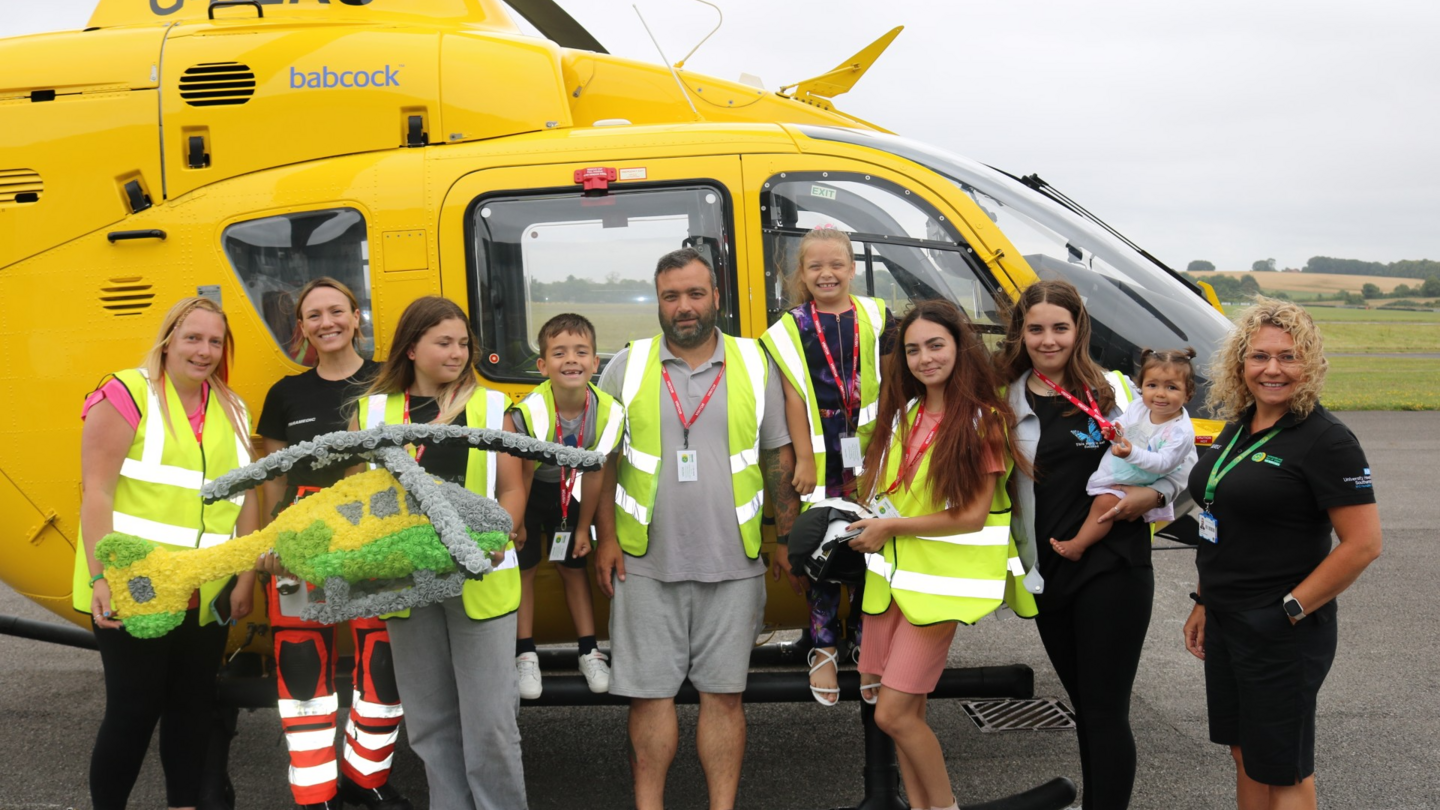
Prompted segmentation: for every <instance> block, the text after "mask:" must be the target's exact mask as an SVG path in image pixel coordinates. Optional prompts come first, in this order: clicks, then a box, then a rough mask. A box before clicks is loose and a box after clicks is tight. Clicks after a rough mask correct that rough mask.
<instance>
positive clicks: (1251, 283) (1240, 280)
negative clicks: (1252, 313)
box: [1181, 262, 1288, 301]
mask: <svg viewBox="0 0 1440 810" xmlns="http://www.w3.org/2000/svg"><path fill="white" fill-rule="evenodd" d="M1206 264H1209V262H1206ZM1190 265H1191V267H1194V265H1195V262H1191V263H1190ZM1211 266H1212V267H1213V266H1214V265H1211ZM1181 275H1182V276H1184V277H1185V278H1187V279H1189V280H1190V281H1196V282H1198V281H1203V282H1205V283H1206V284H1209V285H1210V286H1211V287H1212V288H1214V290H1215V296H1216V297H1217V298H1219V299H1220V300H1221V301H1244V300H1245V299H1247V298H1249V297H1251V296H1254V295H1260V294H1262V292H1264V291H1263V290H1261V289H1260V282H1259V281H1257V280H1256V279H1255V277H1254V276H1248V275H1247V276H1238V277H1237V276H1218V275H1217V276H1200V275H1195V274H1194V273H1181ZM1273 295H1274V297H1276V298H1287V297H1288V296H1286V295H1285V292H1284V291H1283V290H1281V291H1277V292H1275V293H1274V294H1273Z"/></svg>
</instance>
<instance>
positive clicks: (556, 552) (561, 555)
mask: <svg viewBox="0 0 1440 810" xmlns="http://www.w3.org/2000/svg"><path fill="white" fill-rule="evenodd" d="M571 534H572V532H555V537H554V539H552V540H551V541H550V561H551V562H560V561H562V560H564V559H565V553H566V552H567V551H569V550H570V535H571Z"/></svg>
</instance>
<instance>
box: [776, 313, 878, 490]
mask: <svg viewBox="0 0 1440 810" xmlns="http://www.w3.org/2000/svg"><path fill="white" fill-rule="evenodd" d="M850 301H851V303H853V304H854V305H855V317H857V318H859V319H860V358H861V359H860V418H859V421H858V422H857V424H856V433H857V435H858V436H859V437H860V452H862V453H863V452H865V447H866V445H868V444H869V443H870V441H869V438H870V428H871V424H872V423H873V422H874V421H875V413H876V410H877V409H878V408H879V404H878V400H879V398H880V334H881V332H883V331H884V329H885V312H886V310H885V301H884V300H882V299H879V298H866V297H864V296H859V295H852V296H850ZM815 328H816V329H819V328H820V325H819V324H818V323H817V324H815ZM760 341H761V342H762V343H764V344H765V348H766V349H768V350H769V351H770V356H771V357H774V358H775V365H777V366H779V367H780V373H782V374H784V375H785V379H787V380H789V381H790V385H791V386H793V387H794V388H795V391H796V392H797V393H799V394H800V396H801V397H803V398H804V399H805V409H806V412H807V413H808V414H809V415H810V449H811V451H812V452H814V454H815V489H813V490H811V492H810V494H809V495H802V496H800V508H801V509H802V510H803V509H809V508H810V504H812V503H818V502H820V501H823V500H825V497H826V496H825V429H824V427H823V426H822V425H821V422H820V407H819V405H818V404H817V399H816V397H815V382H814V380H812V379H811V377H810V367H809V365H807V364H806V362H805V347H804V344H802V343H801V341H800V329H799V326H798V325H797V324H796V323H795V316H794V315H791V314H790V313H789V312H786V313H785V314H784V315H781V316H780V320H778V321H776V322H775V323H774V324H773V325H772V326H771V327H770V328H769V329H767V330H765V334H764V335H762V336H761V338H760ZM832 352H833V353H834V354H835V362H836V364H837V365H847V366H848V361H849V360H850V359H851V357H853V355H851V356H850V357H845V358H842V357H840V347H839V346H837V347H835V348H834V349H832ZM838 382H840V383H841V384H849V382H850V381H849V380H839V381H838ZM791 438H792V439H793V440H794V441H797V442H799V441H803V440H804V438H803V437H801V436H793V437H791Z"/></svg>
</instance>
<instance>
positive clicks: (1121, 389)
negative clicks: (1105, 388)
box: [1105, 371, 1135, 411]
mask: <svg viewBox="0 0 1440 810" xmlns="http://www.w3.org/2000/svg"><path fill="white" fill-rule="evenodd" d="M1105 381H1106V382H1108V383H1110V388H1111V390H1113V391H1114V392H1115V407H1117V408H1119V409H1120V410H1122V411H1124V410H1128V409H1129V408H1130V403H1131V402H1134V401H1135V392H1134V391H1132V390H1130V381H1129V380H1127V379H1125V375H1124V374H1121V373H1120V372H1118V371H1107V372H1105Z"/></svg>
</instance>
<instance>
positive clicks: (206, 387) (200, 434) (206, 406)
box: [195, 382, 210, 447]
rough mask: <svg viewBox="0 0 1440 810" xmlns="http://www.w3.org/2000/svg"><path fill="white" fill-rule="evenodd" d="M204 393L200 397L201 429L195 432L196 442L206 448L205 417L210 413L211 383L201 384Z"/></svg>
mask: <svg viewBox="0 0 1440 810" xmlns="http://www.w3.org/2000/svg"><path fill="white" fill-rule="evenodd" d="M201 386H202V388H203V391H202V393H201V395H200V429H199V430H196V431H195V442H196V444H199V445H200V446H201V447H204V446H205V416H206V414H208V413H209V412H210V383H208V382H207V383H201Z"/></svg>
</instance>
